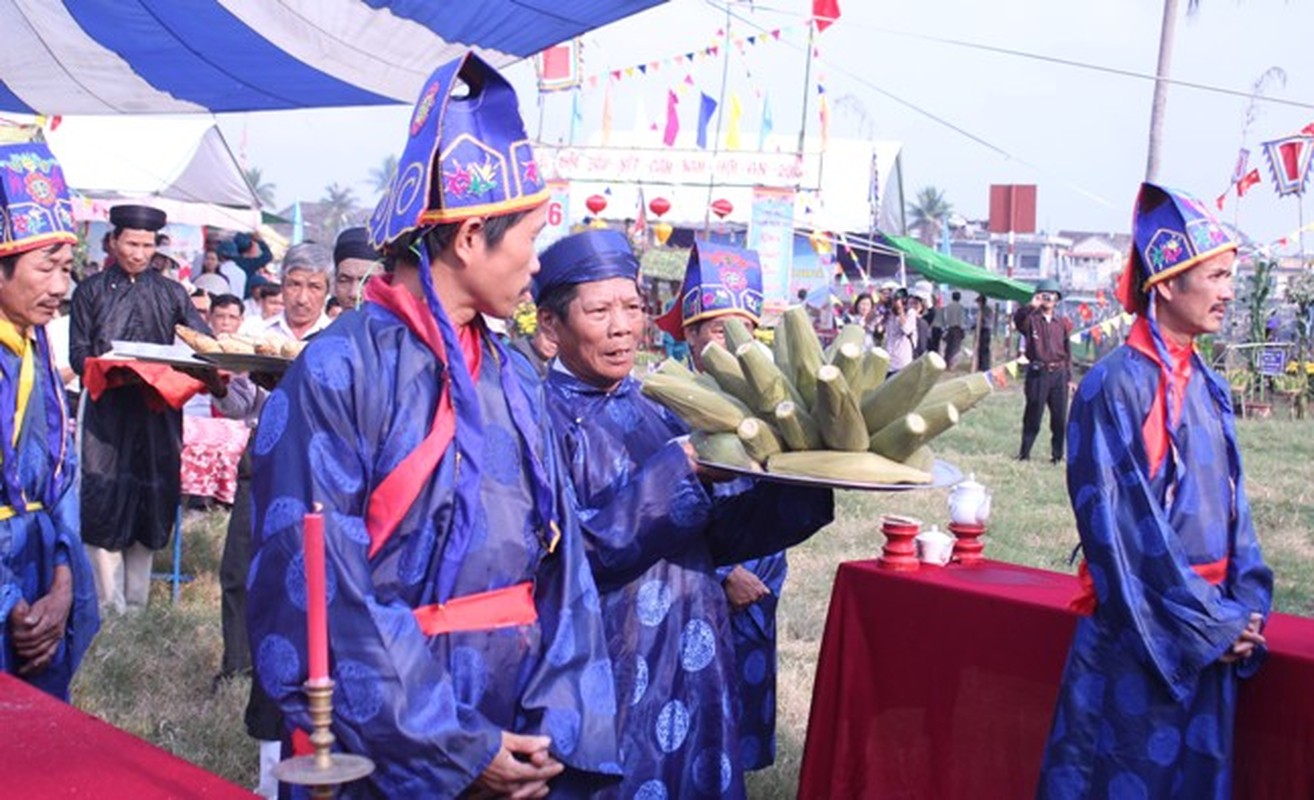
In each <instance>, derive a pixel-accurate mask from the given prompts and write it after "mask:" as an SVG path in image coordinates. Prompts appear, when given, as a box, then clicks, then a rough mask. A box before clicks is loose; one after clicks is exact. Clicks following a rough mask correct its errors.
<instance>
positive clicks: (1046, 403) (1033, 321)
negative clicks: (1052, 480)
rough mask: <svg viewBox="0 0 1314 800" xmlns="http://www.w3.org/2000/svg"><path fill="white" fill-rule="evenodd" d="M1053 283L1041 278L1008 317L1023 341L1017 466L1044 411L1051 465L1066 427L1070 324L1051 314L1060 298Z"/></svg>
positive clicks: (1056, 458)
mask: <svg viewBox="0 0 1314 800" xmlns="http://www.w3.org/2000/svg"><path fill="white" fill-rule="evenodd" d="M1062 296H1063V294H1062V292H1060V291H1059V285H1058V282H1057V281H1054V280H1052V279H1049V278H1046V279H1045V280H1043V281H1041V282H1040V283H1039V284H1037V285H1036V293H1035V294H1034V295H1033V296H1032V297H1031V302H1030V303H1028V304H1027V305H1024V306H1020V307H1019V308H1018V310H1017V311H1015V312H1013V325H1014V326H1015V327H1016V328H1017V330H1018V333H1020V334H1022V336H1023V338H1024V339H1025V340H1026V356H1027V380H1026V398H1027V405H1026V410H1025V411H1023V412H1022V449H1021V450H1020V451H1019V452H1018V455H1017V457H1018V460H1020V461H1026V460H1028V459H1030V458H1031V445H1032V444H1034V443H1035V441H1036V434H1038V433H1040V418H1041V417H1042V416H1044V414H1045V408H1046V407H1048V408H1049V430H1050V442H1049V446H1050V458H1049V461H1050V463H1051V464H1057V463H1058V462H1060V461H1062V460H1063V435H1064V433H1065V432H1066V430H1067V424H1068V381H1069V380H1070V379H1071V372H1072V348H1071V345H1070V344H1069V342H1068V337H1069V336H1071V335H1072V320H1070V319H1068V318H1067V317H1064V316H1061V315H1059V314H1058V313H1056V312H1055V310H1054V306H1055V304H1056V303H1058V301H1059V298H1060V297H1062Z"/></svg>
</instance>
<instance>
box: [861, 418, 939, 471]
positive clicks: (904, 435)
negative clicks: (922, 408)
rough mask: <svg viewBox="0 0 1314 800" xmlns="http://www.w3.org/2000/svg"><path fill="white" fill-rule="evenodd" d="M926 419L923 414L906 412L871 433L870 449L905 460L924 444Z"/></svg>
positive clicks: (894, 458)
mask: <svg viewBox="0 0 1314 800" xmlns="http://www.w3.org/2000/svg"><path fill="white" fill-rule="evenodd" d="M925 435H926V420H925V419H923V418H922V415H921V414H918V413H915V412H914V413H912V414H904V415H903V416H902V417H899V418H898V419H896V420H895V421H893V422H891V423H890V424H889V425H886V426H885V427H884V428H881V429H880V430H879V431H876V432H875V433H873V434H872V435H871V440H870V442H869V443H868V447H869V449H870V450H871V451H872V452H873V453H876V454H877V455H881V456H885V457H886V458H888V459H891V460H893V461H904V460H906V459H907V458H908V456H910V455H912V454H913V451H915V450H916V449H917V448H919V447H921V446H922V437H923V436H925Z"/></svg>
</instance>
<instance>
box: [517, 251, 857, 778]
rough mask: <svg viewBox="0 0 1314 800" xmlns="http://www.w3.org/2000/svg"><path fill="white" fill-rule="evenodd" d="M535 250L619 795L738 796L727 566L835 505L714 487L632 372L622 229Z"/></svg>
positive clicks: (638, 322)
mask: <svg viewBox="0 0 1314 800" xmlns="http://www.w3.org/2000/svg"><path fill="white" fill-rule="evenodd" d="M700 247H701V245H700ZM541 260H542V270H541V271H540V272H539V275H538V277H537V278H536V279H535V282H534V288H535V300H536V302H537V303H538V307H539V324H540V325H542V326H544V328H545V329H546V330H547V332H548V335H549V336H550V337H551V338H552V339H553V340H555V341H556V343H557V348H558V350H557V358H556V359H555V360H553V362H552V364H551V366H550V367H549V372H548V378H547V387H548V412H549V414H550V416H551V418H552V422H553V430H554V433H555V434H556V436H557V438H558V441H559V442H560V446H561V449H562V450H563V451H564V455H565V459H566V462H567V464H568V465H569V469H570V474H571V477H572V478H573V479H574V485H575V491H576V494H577V496H578V501H579V505H580V509H581V510H580V520H581V522H580V524H581V526H582V528H583V530H584V538H585V541H586V542H587V545H588V550H589V562H590V564H591V565H592V567H593V575H594V577H595V578H596V579H597V582H598V588H599V589H600V590H601V591H602V600H601V607H602V616H603V619H604V620H605V622H606V625H607V634H608V645H609V649H610V652H611V657H612V662H613V664H614V665H615V669H616V678H617V681H616V686H617V695H618V696H619V699H620V705H619V708H618V717H617V719H618V723H619V729H620V737H621V754H622V758H623V762H622V766H623V768H624V776H625V777H624V783H623V784H622V785H621V787H620V789H619V792H620V794H619V796H621V797H625V798H630V797H671V798H675V797H701V796H717V797H743V796H744V782H743V773H744V768H745V754H744V753H743V752H742V750H741V740H740V731H739V721H740V718H741V716H744V715H746V714H747V713H748V710H747V709H743V710H741V708H740V702H739V680H738V675H739V673H740V670H739V668H738V667H737V666H736V660H735V648H734V646H733V640H732V638H731V628H730V609H729V606H728V604H727V602H726V594H725V592H724V590H723V589H722V586H721V580H722V579H721V576H720V575H719V574H718V567H719V566H722V565H730V564H734V563H736V562H738V561H741V560H743V559H746V558H753V557H756V556H761V555H765V554H768V553H773V552H775V551H778V550H781V549H783V548H784V547H787V546H789V545H791V544H795V543H797V542H799V541H802V540H803V539H806V538H807V537H808V536H810V535H811V534H812V533H814V532H815V531H817V530H818V529H820V528H821V527H823V526H824V525H826V524H827V523H829V522H830V521H831V519H832V517H833V511H834V507H833V494H832V493H831V491H830V490H819V489H803V488H797V487H781V486H776V485H769V486H768V485H767V484H762V485H761V486H760V487H758V488H750V489H748V490H747V491H743V492H741V493H739V494H736V495H733V496H720V495H719V494H718V492H716V491H715V489H714V487H712V485H711V483H710V480H711V477H712V476H709V475H708V474H706V473H705V471H704V470H703V469H702V468H701V467H700V466H699V465H698V464H697V462H696V461H695V460H694V457H693V456H692V451H691V448H690V446H689V445H688V442H687V441H685V440H684V439H683V435H684V434H686V433H687V431H686V429H685V428H684V426H683V425H682V424H681V423H680V422H679V421H678V420H677V419H676V418H675V417H674V416H673V415H672V414H671V413H670V412H669V411H667V410H666V409H664V408H662V407H661V406H659V405H657V404H656V403H654V402H652V401H651V400H649V399H647V398H645V397H644V396H643V395H642V394H641V393H640V391H639V382H638V381H637V380H636V379H635V378H634V377H633V376H632V375H631V374H630V372H631V370H632V369H633V367H634V359H635V351H636V347H637V344H638V337H639V334H640V332H641V330H642V328H643V323H644V319H643V303H642V302H641V300H640V297H639V290H638V284H637V279H638V271H639V264H638V261H637V260H636V259H635V257H634V254H633V252H631V250H630V246H629V243H628V242H627V241H626V239H625V237H624V236H622V235H621V234H619V233H616V232H615V231H607V230H592V231H587V232H584V233H580V234H576V235H574V236H570V237H567V238H565V239H562V240H560V241H558V242H556V243H555V244H553V245H552V246H551V247H550V248H548V249H547V250H546V251H545V252H544V253H543V254H542V256H541ZM732 283H733V282H732ZM736 285H737V284H736ZM758 662H759V663H757V664H756V666H755V667H754V668H750V669H749V671H748V674H749V677H750V679H752V680H754V681H755V682H757V683H761V682H762V681H763V679H764V677H765V673H766V670H767V669H768V665H767V664H766V663H765V660H764V659H762V658H759V660H758ZM767 702H770V703H771V704H772V705H774V697H770V698H768V699H767ZM760 705H761V704H760V703H759V706H760Z"/></svg>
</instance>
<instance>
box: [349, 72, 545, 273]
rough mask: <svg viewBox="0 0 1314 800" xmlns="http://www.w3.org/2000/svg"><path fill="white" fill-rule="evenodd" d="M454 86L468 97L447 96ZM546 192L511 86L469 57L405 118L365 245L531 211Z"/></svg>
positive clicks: (437, 75) (442, 75)
mask: <svg viewBox="0 0 1314 800" xmlns="http://www.w3.org/2000/svg"><path fill="white" fill-rule="evenodd" d="M458 78H459V79H460V81H463V82H464V83H465V85H466V86H467V87H468V88H469V92H468V94H466V95H464V96H460V97H456V96H453V94H452V92H453V90H454V89H455V88H456V86H457V81H458ZM547 196H548V194H547V188H546V186H545V185H544V183H543V179H542V177H540V175H539V172H538V164H537V163H536V162H535V161H534V152H533V148H531V147H530V143H529V137H528V136H527V135H526V134H525V125H524V122H522V121H521V119H520V109H519V105H518V103H517V101H516V93H515V90H514V89H512V88H511V84H509V83H507V82H506V79H505V78H503V77H502V76H501V75H499V74H498V72H497V70H495V69H493V68H492V67H491V66H489V65H488V64H487V63H486V62H485V61H484V60H483V59H481V58H480V57H479V56H477V55H475V54H474V53H466V54H465V55H463V56H460V57H459V58H457V59H455V60H453V61H449V62H448V63H446V64H443V65H442V66H440V67H438V69H436V70H434V72H433V74H432V75H430V76H429V80H428V81H427V82H426V83H425V85H424V89H423V90H422V91H421V92H420V99H419V100H418V101H416V103H415V110H414V111H413V112H412V113H411V123H410V132H409V137H408V138H407V140H406V147H405V149H404V150H403V151H402V155H401V158H400V160H399V163H398V165H397V175H396V177H394V178H393V180H392V183H391V184H390V185H389V187H388V191H387V193H386V194H385V195H384V196H383V199H382V200H380V201H379V205H378V207H377V208H376V209H375V210H374V215H373V216H372V217H371V218H370V222H369V229H370V241H371V243H373V245H374V246H375V247H377V248H379V249H383V248H385V247H387V246H390V245H396V244H397V243H398V242H399V240H402V239H403V238H404V237H406V236H407V234H409V233H411V232H412V231H417V230H421V229H424V228H428V227H431V226H433V225H438V224H441V223H445V222H459V221H460V220H463V219H468V218H470V217H476V216H499V215H503V214H510V213H513V212H516V211H522V210H524V209H528V208H533V207H534V206H537V205H539V204H540V203H542V202H543V201H545V200H546V199H547Z"/></svg>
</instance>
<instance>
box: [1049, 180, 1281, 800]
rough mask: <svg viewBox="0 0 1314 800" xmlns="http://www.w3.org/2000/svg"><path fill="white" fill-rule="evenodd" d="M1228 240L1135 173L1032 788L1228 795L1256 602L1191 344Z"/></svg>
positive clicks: (1207, 309) (1259, 615) (1060, 792)
mask: <svg viewBox="0 0 1314 800" xmlns="http://www.w3.org/2000/svg"><path fill="white" fill-rule="evenodd" d="M1236 249H1237V245H1236V242H1235V241H1234V240H1232V239H1231V238H1230V237H1229V236H1228V235H1227V233H1226V232H1225V231H1224V230H1223V229H1222V227H1221V226H1220V225H1219V224H1218V222H1217V220H1215V219H1214V218H1213V217H1212V216H1211V215H1210V213H1209V211H1208V210H1206V209H1205V207H1204V206H1203V205H1202V204H1201V203H1200V202H1199V201H1198V200H1196V199H1194V198H1192V197H1188V196H1186V195H1183V194H1179V193H1177V192H1174V191H1171V190H1169V189H1165V188H1163V187H1160V186H1156V185H1154V184H1150V183H1146V184H1144V185H1142V187H1141V192H1140V196H1139V197H1138V199H1137V202H1136V210H1135V217H1134V221H1133V250H1132V255H1131V258H1130V259H1129V260H1128V263H1127V268H1126V270H1125V271H1124V273H1123V275H1122V280H1121V281H1120V283H1119V292H1118V294H1119V299H1120V300H1122V303H1123V306H1124V307H1125V308H1126V309H1127V310H1128V311H1129V312H1132V313H1135V314H1137V315H1139V316H1138V317H1137V319H1136V322H1135V323H1134V324H1133V325H1132V330H1131V333H1130V335H1129V336H1128V337H1127V341H1126V343H1125V344H1123V346H1121V347H1119V348H1118V349H1117V350H1115V351H1113V353H1111V354H1110V355H1109V356H1108V357H1106V358H1105V359H1104V360H1102V361H1100V362H1099V363H1098V364H1096V365H1095V367H1094V369H1092V370H1091V371H1090V373H1089V374H1087V375H1086V377H1085V379H1083V380H1082V382H1081V386H1080V388H1078V390H1077V396H1076V399H1075V400H1074V401H1073V404H1072V416H1071V423H1070V425H1069V427H1068V493H1069V495H1071V498H1072V507H1073V511H1074V513H1075V514H1076V518H1077V528H1078V531H1079V532H1080V534H1081V547H1082V551H1083V552H1084V554H1085V560H1084V561H1083V563H1082V565H1081V570H1080V577H1081V578H1082V583H1083V586H1084V591H1083V593H1082V596H1081V597H1079V598H1078V599H1077V601H1076V602H1075V603H1074V607H1076V608H1077V609H1078V610H1079V611H1081V612H1083V613H1084V614H1087V615H1088V616H1085V617H1083V618H1082V619H1081V620H1080V621H1079V622H1078V623H1077V632H1076V635H1075V638H1074V639H1073V643H1072V649H1071V651H1070V652H1069V655H1068V662H1067V666H1066V668H1065V670H1064V674H1063V685H1062V688H1061V689H1060V692H1059V702H1058V708H1057V710H1056V711H1055V713H1054V724H1053V728H1052V729H1051V732H1050V737H1049V744H1048V746H1047V748H1046V751H1045V763H1044V766H1043V771H1042V774H1041V784H1040V787H1039V796H1040V797H1044V798H1060V797H1061V798H1068V797H1183V798H1186V797H1189V798H1226V797H1229V796H1230V794H1231V783H1232V772H1231V768H1232V722H1233V717H1234V714H1235V712H1236V700H1237V683H1238V679H1240V678H1245V677H1249V676H1251V675H1253V674H1254V673H1255V671H1256V670H1257V669H1258V668H1259V665H1260V662H1261V661H1262V660H1263V653H1264V637H1263V635H1262V634H1261V630H1262V628H1263V625H1264V619H1265V618H1266V617H1267V616H1268V612H1269V607H1270V605H1271V602H1272V593H1273V573H1272V572H1271V571H1270V570H1269V568H1268V567H1267V566H1265V564H1264V559H1263V556H1262V554H1261V553H1260V550H1259V542H1258V540H1257V539H1256V537H1255V529H1254V525H1253V523H1252V522H1251V518H1250V508H1249V505H1248V504H1247V502H1246V492H1245V478H1244V474H1243V473H1242V470H1241V454H1240V452H1239V450H1238V448H1237V441H1236V431H1235V426H1234V421H1233V416H1232V402H1231V392H1230V390H1229V388H1228V385H1227V383H1226V381H1224V380H1222V379H1221V378H1220V377H1219V376H1218V375H1216V374H1215V373H1213V372H1212V371H1210V369H1209V368H1208V366H1206V364H1205V362H1204V360H1203V359H1201V358H1200V356H1199V355H1198V354H1197V353H1196V352H1195V349H1194V342H1195V337H1197V336H1200V335H1202V334H1211V333H1215V332H1217V331H1218V330H1219V329H1220V328H1221V327H1222V323H1223V316H1224V313H1225V312H1226V310H1227V304H1228V303H1229V302H1231V300H1232V299H1233V296H1234V295H1233V291H1232V272H1233V269H1234V266H1235V264H1236Z"/></svg>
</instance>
